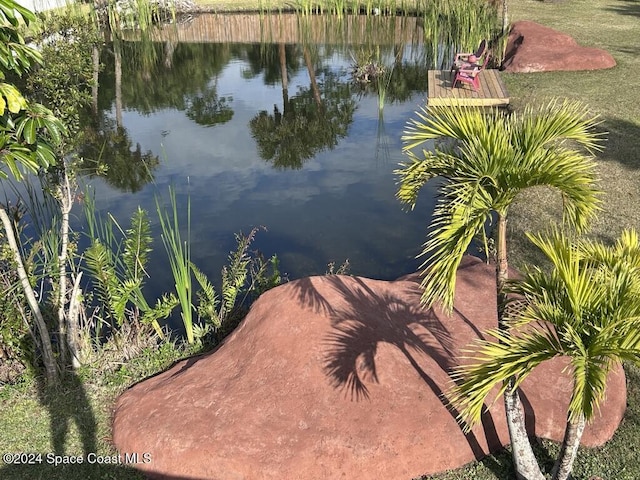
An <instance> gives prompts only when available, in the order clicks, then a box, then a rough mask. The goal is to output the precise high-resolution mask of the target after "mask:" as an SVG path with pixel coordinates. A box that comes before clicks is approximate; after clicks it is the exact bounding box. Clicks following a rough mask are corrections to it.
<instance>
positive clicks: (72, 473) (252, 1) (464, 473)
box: [0, 0, 640, 480]
mask: <svg viewBox="0 0 640 480" xmlns="http://www.w3.org/2000/svg"><path fill="white" fill-rule="evenodd" d="M199 3H200V4H201V5H203V6H205V7H207V8H208V9H211V10H215V11H230V10H239V9H248V10H252V9H253V10H255V9H260V8H265V7H269V8H273V9H278V8H284V7H286V6H287V5H291V2H287V1H280V0H199ZM398 3H400V2H398ZM406 3H408V2H405V4H406ZM509 8H510V14H511V20H512V21H516V20H520V19H522V20H524V19H526V20H533V21H537V22H539V23H542V24H544V25H547V26H549V27H552V28H556V29H558V30H561V31H563V32H566V33H568V34H570V35H572V36H573V37H574V38H575V39H576V40H577V41H578V43H580V44H582V45H585V46H590V47H598V48H603V49H605V50H607V51H609V52H610V53H611V54H612V55H613V56H614V58H615V59H616V62H617V66H616V67H615V68H613V69H610V70H601V71H593V72H554V73H539V74H502V76H503V79H504V81H505V83H506V85H507V89H508V91H509V94H510V97H511V101H512V106H513V107H514V108H515V109H521V108H523V106H524V105H525V104H526V103H537V102H546V101H547V100H548V99H550V98H554V97H559V98H570V99H577V100H581V101H583V102H584V103H586V104H587V105H589V106H590V107H591V108H592V109H593V110H594V111H595V112H597V113H598V114H599V115H600V116H601V118H602V125H601V128H602V130H603V131H606V132H608V134H607V142H606V145H605V148H604V150H603V151H602V152H601V153H599V155H598V165H599V174H600V178H601V188H602V190H603V191H604V197H603V198H604V203H603V211H602V213H601V215H600V217H599V220H598V221H597V222H596V224H595V225H594V228H593V230H592V231H591V232H590V235H593V236H595V237H597V238H600V239H603V240H605V241H607V240H611V239H613V238H614V237H616V236H617V235H618V234H619V232H620V231H621V230H622V229H623V228H625V227H631V226H635V227H638V226H640V221H639V220H640V212H639V209H638V208H637V206H638V205H640V188H639V187H640V140H639V139H640V102H639V101H638V100H637V99H636V98H635V97H634V96H633V95H634V94H637V93H640V44H639V43H638V39H639V38H640V4H639V3H638V1H637V0H558V1H549V2H542V1H538V0H518V1H517V2H516V1H511V2H510V4H509ZM559 206H560V199H559V198H557V195H553V194H551V192H550V191H548V190H546V189H539V190H535V191H532V192H528V193H527V194H525V195H523V196H522V197H521V198H520V199H519V201H518V203H517V204H516V205H515V207H514V208H513V209H512V211H511V220H510V224H509V225H510V232H509V234H510V237H511V239H510V245H511V247H512V248H513V252H512V257H511V258H512V259H513V260H514V264H515V265H516V266H517V265H522V264H523V263H525V262H532V261H533V262H539V258H537V256H536V255H535V253H533V250H532V249H531V248H530V247H529V245H527V244H526V242H525V241H524V240H523V239H524V236H523V232H525V231H536V230H539V229H541V228H544V227H545V226H546V225H548V223H549V221H550V220H552V219H557V217H558V215H559ZM149 358H150V357H147V358H143V359H142V360H141V363H140V365H138V366H136V365H135V364H132V365H127V368H126V370H125V371H124V372H121V373H119V374H118V375H117V376H111V377H110V378H107V379H101V380H100V384H99V385H96V384H95V381H94V383H88V382H85V383H80V382H78V381H71V382H68V383H67V384H66V385H65V386H64V387H62V388H63V391H62V395H57V399H54V400H52V399H51V398H50V397H44V398H49V400H48V401H40V400H39V399H38V398H39V396H38V388H37V385H36V384H27V385H22V386H18V387H0V426H1V427H2V435H0V451H1V452H2V453H3V454H4V453H7V452H53V451H54V447H55V446H56V445H55V443H56V442H55V441H54V437H55V435H56V434H53V435H52V433H51V431H50V429H51V419H52V418H57V419H58V420H57V421H56V422H54V427H55V428H56V429H57V435H60V434H61V433H64V423H65V422H63V421H62V420H64V419H68V420H69V425H70V427H69V431H68V433H67V434H66V435H62V436H64V438H65V440H66V443H65V445H64V450H65V452H66V453H67V454H69V455H70V454H73V455H80V454H82V452H83V450H87V448H95V449H96V453H98V454H100V455H104V456H106V455H112V454H114V453H115V452H114V450H113V447H112V446H111V444H110V416H111V408H112V406H113V401H114V399H115V397H116V395H117V394H118V393H119V392H120V391H121V390H122V388H123V387H124V386H126V385H128V384H130V383H131V382H133V381H135V380H136V379H138V378H142V377H143V376H144V375H146V374H149V373H151V372H152V371H153V370H154V369H160V368H163V367H166V366H167V365H168V364H169V363H170V362H171V360H173V359H174V358H175V352H173V351H170V349H167V351H165V352H161V355H159V356H158V355H155V356H154V357H153V360H150V359H149ZM626 370H627V376H628V387H629V391H628V394H629V396H628V403H629V407H628V410H627V413H626V415H625V418H624V421H623V423H622V425H621V427H620V429H619V430H618V432H617V433H616V435H615V437H614V439H613V440H612V441H610V442H609V443H607V444H606V445H605V446H603V447H601V448H598V449H591V450H581V452H580V454H579V456H578V459H577V460H576V464H575V470H574V473H575V475H574V478H575V479H576V480H588V479H590V478H591V477H592V476H593V477H596V476H597V477H602V478H603V479H605V480H614V479H615V480H625V479H627V480H637V479H639V478H640V441H639V440H638V439H639V438H640V370H639V369H637V368H634V367H628V368H627V369H626ZM54 397H56V396H54ZM79 411H81V412H84V413H83V414H81V415H79V414H78V412H79ZM75 418H77V419H78V421H79V422H80V425H81V426H80V428H78V427H77V426H76V425H75V423H74V421H72V420H74V419H75ZM92 424H93V425H92ZM94 425H97V426H94ZM87 432H90V433H91V435H89V436H90V437H92V439H91V440H87V438H86V437H87V436H88V435H87ZM83 434H84V437H85V438H83ZM87 442H89V443H87ZM555 448H556V446H555V445H552V444H550V443H548V442H541V443H540V444H539V445H538V450H539V453H540V458H543V459H544V458H548V457H549V456H550V455H551V456H552V455H554V454H555ZM425 455H428V452H425ZM511 472H512V471H511V466H510V458H509V455H508V453H504V454H502V455H497V456H492V457H488V458H487V459H485V460H483V461H481V462H478V463H474V464H472V465H468V466H467V467H465V468H462V469H460V470H456V471H453V472H447V473H445V474H442V475H438V476H434V477H429V478H433V479H441V480H462V479H479V480H506V479H510V478H512V473H511ZM38 478H42V479H58V478H59V479H83V480H84V479H134V478H141V477H140V476H139V475H138V474H137V473H136V472H135V471H133V470H131V469H129V468H125V467H120V466H113V465H104V464H103V465H98V464H94V465H87V464H86V463H85V464H83V465H77V466H66V467H55V468H54V467H52V466H51V465H47V464H46V461H43V464H40V465H35V466H34V465H30V466H29V465H25V466H0V479H12V480H14V479H30V480H31V479H38ZM425 478H426V477H425ZM407 480H409V479H407Z"/></svg>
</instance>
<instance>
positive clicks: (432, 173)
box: [396, 101, 600, 480]
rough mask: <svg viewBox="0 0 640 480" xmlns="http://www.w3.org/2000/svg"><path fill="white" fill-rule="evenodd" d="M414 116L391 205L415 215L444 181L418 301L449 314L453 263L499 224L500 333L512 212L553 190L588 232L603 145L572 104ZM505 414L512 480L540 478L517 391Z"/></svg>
mask: <svg viewBox="0 0 640 480" xmlns="http://www.w3.org/2000/svg"><path fill="white" fill-rule="evenodd" d="M417 115H418V119H412V120H411V121H410V122H409V126H408V127H407V130H406V131H405V134H404V136H403V141H404V142H405V146H404V151H405V153H406V154H407V155H408V156H409V158H410V161H409V162H407V163H405V164H402V165H401V167H402V168H401V169H400V170H397V171H396V174H397V175H398V176H399V184H400V186H399V189H398V193H397V197H398V198H399V199H400V200H401V201H402V202H404V203H406V204H408V205H410V206H411V208H413V207H414V206H415V203H416V200H417V196H418V192H419V190H420V189H421V188H422V186H423V185H424V184H425V183H426V182H427V181H428V180H430V179H432V178H435V177H441V178H442V179H443V180H444V181H443V182H442V183H441V184H440V186H439V194H440V197H439V200H438V203H437V205H436V208H435V211H434V213H433V219H432V222H431V229H430V233H429V235H428V238H427V241H426V242H425V244H424V245H423V251H422V253H421V255H420V256H424V257H426V260H425V261H424V263H423V264H422V265H421V268H423V269H424V271H423V274H424V279H423V281H422V284H421V285H422V287H423V288H424V293H423V295H422V303H423V304H424V305H425V306H427V307H431V306H432V305H433V304H434V303H435V302H437V301H440V302H442V304H443V306H444V307H445V309H447V310H449V311H450V310H451V309H452V308H453V296H454V290H455V281H456V270H457V268H458V265H459V264H460V261H461V260H462V257H463V255H464V254H465V253H466V251H467V249H468V247H469V244H470V243H471V241H472V240H473V238H474V237H475V236H476V235H478V234H482V235H483V238H485V240H486V232H485V228H486V226H487V225H488V224H490V223H491V222H493V221H495V222H496V231H495V235H496V243H495V245H496V288H497V294H498V302H497V305H498V312H497V313H498V325H499V327H500V328H506V327H505V326H504V325H503V322H502V320H503V316H504V308H505V306H506V300H507V298H506V293H505V291H504V286H505V284H506V282H507V280H508V261H507V214H508V211H509V207H510V206H511V205H512V203H513V201H514V199H515V197H516V196H517V195H518V194H519V193H520V192H522V191H523V190H525V189H527V188H529V187H535V186H548V187H552V188H553V189H555V190H557V191H559V192H560V193H561V195H562V199H563V211H564V217H565V220H566V221H567V222H568V223H569V224H570V225H571V226H572V227H574V228H576V229H578V230H581V229H583V228H585V227H586V225H587V224H588V222H589V220H591V219H592V218H593V217H594V215H595V214H596V212H597V211H598V209H599V207H598V204H599V193H600V192H599V191H598V190H597V189H596V188H595V187H594V183H595V180H596V176H595V163H594V162H593V161H592V160H591V158H590V157H589V156H588V155H587V154H588V153H591V152H592V151H594V150H596V149H598V147H599V143H598V140H599V138H598V135H597V134H596V133H594V131H593V129H594V127H595V125H596V124H597V119H596V118H595V117H593V116H590V115H589V113H588V112H587V110H586V109H585V108H584V107H583V106H581V105H580V104H578V103H575V102H556V101H552V102H550V103H549V104H547V105H544V106H542V107H540V108H538V109H534V108H532V107H527V108H525V109H524V111H523V112H522V114H515V113H514V114H511V115H505V114H503V113H501V112H500V111H499V110H497V109H492V110H490V111H489V112H486V113H485V112H484V111H482V110H480V109H477V108H471V107H463V106H455V107H453V108H452V107H446V106H443V107H430V108H429V109H428V111H427V110H426V109H422V110H421V111H419V112H417ZM428 140H440V141H439V142H438V143H437V144H436V147H435V148H434V149H433V150H423V151H422V157H419V156H418V155H417V154H416V153H415V152H414V151H413V150H412V149H414V148H415V147H417V146H418V145H421V144H422V143H424V142H426V141H428ZM580 147H582V148H581V149H579V148H580ZM585 149H586V152H585ZM485 243H486V242H485ZM514 382H516V379H512V380H511V381H510V382H509V383H510V384H513V383H514ZM505 409H506V412H507V424H508V426H509V435H510V438H511V446H512V454H513V460H514V464H515V469H516V473H517V475H518V476H519V478H524V479H527V480H540V479H542V478H543V477H542V474H541V473H540V469H539V467H538V464H537V461H536V460H535V456H534V455H533V451H532V449H531V445H530V443H529V439H528V437H527V433H526V429H525V423H524V414H523V411H522V406H521V403H520V398H519V396H518V393H517V389H515V388H512V387H511V388H507V389H506V390H505Z"/></svg>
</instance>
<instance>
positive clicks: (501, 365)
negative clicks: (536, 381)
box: [447, 325, 562, 431]
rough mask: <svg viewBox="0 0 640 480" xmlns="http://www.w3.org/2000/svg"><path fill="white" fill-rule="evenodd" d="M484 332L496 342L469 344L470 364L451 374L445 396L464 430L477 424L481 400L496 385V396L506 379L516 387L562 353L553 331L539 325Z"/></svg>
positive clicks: (480, 341)
mask: <svg viewBox="0 0 640 480" xmlns="http://www.w3.org/2000/svg"><path fill="white" fill-rule="evenodd" d="M486 333H487V334H488V335H491V336H493V337H494V338H495V339H496V341H486V340H477V341H476V342H475V343H473V344H472V345H471V348H470V349H469V350H468V351H469V352H470V353H471V356H470V357H465V358H467V359H468V360H470V362H471V363H469V364H465V365H461V366H460V367H458V368H456V369H455V370H454V371H453V374H452V379H453V381H454V385H453V386H452V387H451V388H450V389H449V391H448V394H447V398H448V400H449V402H450V403H451V404H452V405H454V406H455V407H456V408H458V409H459V412H460V413H459V418H458V420H459V421H460V423H462V424H463V425H464V429H465V431H469V430H470V429H471V428H473V426H474V425H475V424H476V423H478V422H479V421H480V418H481V416H482V412H483V410H484V409H485V408H486V405H485V401H486V399H487V397H488V396H489V394H490V393H491V391H492V390H493V389H494V388H495V387H496V386H497V385H500V388H499V389H498V392H497V393H498V396H499V395H501V394H503V393H504V392H505V391H506V389H507V388H508V383H507V382H506V381H507V380H508V379H510V378H516V379H517V380H516V382H515V384H514V388H517V387H519V385H520V384H521V383H522V381H523V380H524V379H525V378H526V377H527V376H528V375H529V373H531V371H532V370H533V369H534V368H535V367H537V366H538V365H540V364H541V363H542V362H544V361H545V360H549V359H550V358H553V357H555V356H558V355H560V354H562V352H561V346H560V344H559V342H558V339H557V337H556V336H555V333H554V332H553V330H552V329H550V328H548V327H545V326H542V325H541V326H540V328H539V329H536V330H533V331H531V332H524V333H520V334H517V335H514V334H512V333H509V332H505V331H503V330H490V331H488V332H486ZM496 398H497V397H496Z"/></svg>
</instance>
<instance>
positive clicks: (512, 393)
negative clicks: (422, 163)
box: [496, 213, 544, 480]
mask: <svg viewBox="0 0 640 480" xmlns="http://www.w3.org/2000/svg"><path fill="white" fill-rule="evenodd" d="M497 235H498V238H497V241H496V247H497V251H496V262H497V264H496V288H497V290H498V291H497V296H498V328H499V329H502V330H505V329H507V328H508V327H507V325H505V323H504V320H505V315H504V311H505V308H506V305H507V295H506V293H505V291H504V287H505V284H506V283H507V280H508V279H509V263H508V260H507V214H506V213H498V228H497ZM514 381H515V379H514V378H510V379H509V380H507V385H508V388H507V390H506V391H505V393H504V409H505V413H506V417H507V427H508V429H509V438H510V440H511V455H512V456H513V465H514V467H515V470H516V478H517V479H518V480H544V475H542V472H541V471H540V466H539V465H538V461H537V460H536V457H535V455H534V454H533V449H532V448H531V442H530V441H529V436H528V435H527V428H526V425H525V416H524V409H523V408H522V402H521V401H520V395H519V394H518V390H517V389H514V388H513V385H514Z"/></svg>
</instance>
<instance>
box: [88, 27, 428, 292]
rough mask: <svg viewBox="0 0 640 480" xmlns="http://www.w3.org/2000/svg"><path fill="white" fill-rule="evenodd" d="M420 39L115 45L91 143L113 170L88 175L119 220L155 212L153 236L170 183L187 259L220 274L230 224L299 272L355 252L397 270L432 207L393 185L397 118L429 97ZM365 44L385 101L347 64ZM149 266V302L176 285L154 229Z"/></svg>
mask: <svg viewBox="0 0 640 480" xmlns="http://www.w3.org/2000/svg"><path fill="white" fill-rule="evenodd" d="M423 50H424V49H423V47H422V45H421V44H420V43H419V42H416V43H412V42H407V41H406V40H401V41H393V42H387V43H381V44H375V38H374V39H373V41H372V40H371V38H369V40H368V44H367V45H363V44H357V43H356V44H354V43H351V44H348V43H347V44H345V43H335V44H332V43H331V40H330V39H328V40H326V43H324V44H317V43H307V44H305V43H304V42H301V43H284V42H283V43H278V44H276V43H208V42H207V38H202V39H201V41H198V42H196V41H189V42H180V41H165V42H160V41H158V42H155V43H152V44H149V43H143V42H138V41H124V42H119V43H118V44H115V45H114V44H109V45H107V47H106V49H105V52H103V54H102V59H103V61H104V63H105V68H104V70H103V72H102V73H101V75H100V87H99V97H98V115H97V118H98V124H99V128H97V130H96V139H95V141H94V142H92V144H91V145H87V146H86V147H85V149H84V151H83V155H84V156H85V157H86V159H87V160H86V161H87V162H89V161H90V159H91V158H95V156H96V155H98V151H101V154H102V158H103V160H104V161H105V162H107V163H108V164H109V170H108V172H107V176H106V178H105V177H100V176H93V177H90V178H88V179H87V180H86V181H87V182H88V183H89V184H90V186H91V188H92V189H93V191H94V192H95V197H96V204H97V205H98V207H99V209H100V210H102V211H104V212H107V211H108V212H110V213H112V214H113V215H114V217H115V218H116V219H118V220H119V221H120V222H122V223H123V224H126V223H127V220H128V218H129V217H130V215H131V213H132V212H133V211H134V209H135V208H136V206H138V205H140V206H142V207H143V208H145V209H147V210H148V211H149V212H150V217H151V219H152V221H153V225H154V233H155V234H156V236H157V237H158V238H159V228H158V221H157V216H156V214H155V197H156V196H157V195H161V196H163V197H164V198H165V199H167V198H168V188H169V186H173V187H175V189H176V191H177V197H178V202H179V208H180V210H181V211H182V212H183V214H184V215H185V216H184V221H183V225H184V226H185V228H186V204H187V198H190V199H191V242H192V256H193V261H194V262H195V263H196V264H197V265H198V266H199V267H200V268H201V269H202V270H203V271H204V272H205V273H207V274H208V275H209V276H210V277H211V278H212V279H215V280H216V281H219V271H220V269H221V268H222V265H223V264H224V263H225V261H226V257H227V255H228V253H229V251H230V250H231V249H232V248H233V247H234V232H240V231H242V232H245V233H246V232H248V231H249V230H250V229H251V228H252V227H254V226H259V225H262V226H265V227H266V228H267V231H265V232H260V233H259V235H258V237H257V239H256V241H255V243H254V247H255V248H257V249H259V250H261V251H262V252H263V253H264V254H265V255H266V256H270V255H272V254H277V255H278V257H279V258H280V261H281V270H282V272H284V273H287V274H288V276H289V278H291V279H294V278H298V277H301V276H305V275H311V274H323V273H324V272H325V271H326V269H327V263H328V262H336V264H340V263H342V262H343V261H344V260H346V259H348V260H349V263H350V265H351V273H353V274H357V275H365V276H369V277H373V278H380V279H394V278H397V277H398V276H400V275H403V274H405V273H408V272H412V271H415V270H416V269H417V267H418V266H419V263H420V262H419V261H418V260H416V259H415V256H416V254H417V253H418V252H419V250H420V245H421V244H422V242H423V241H424V236H425V229H426V225H427V223H428V221H429V219H430V214H431V210H432V208H433V203H432V202H433V198H432V196H433V195H432V193H431V192H430V191H428V190H425V191H424V192H423V194H422V197H421V201H420V203H419V204H418V206H417V207H416V209H415V210H414V211H412V212H406V211H404V210H403V209H402V206H401V204H400V203H399V202H398V201H397V200H396V199H395V196H394V195H395V191H396V184H395V182H396V178H395V176H394V175H393V170H394V169H396V168H397V166H398V163H399V162H401V161H403V160H404V158H403V155H402V153H401V146H402V143H401V140H400V137H401V134H402V130H403V129H404V127H405V124H406V122H407V120H408V119H409V118H410V117H411V116H412V115H413V113H414V111H415V110H416V109H417V108H418V107H419V105H421V104H423V103H424V101H425V92H426V88H427V84H426V79H427V59H426V57H425V53H424V51H423ZM367 56H372V58H376V59H379V61H380V62H381V63H382V64H384V65H385V66H386V67H387V72H391V71H392V74H391V77H390V81H389V83H388V85H387V86H386V88H385V98H384V103H383V108H382V109H380V108H379V104H380V95H379V89H378V88H377V87H376V85H369V86H368V87H366V88H363V87H361V86H360V85H358V84H356V83H355V82H354V81H353V76H352V74H351V70H352V66H353V65H354V59H356V58H364V57H367ZM120 62H121V64H120ZM285 65H286V69H285V68H283V66H285ZM285 70H286V71H285ZM285 74H286V75H285ZM105 140H106V143H105ZM79 228H81V226H79ZM183 234H184V235H185V236H186V229H185V231H184V232H183ZM149 273H150V279H149V280H148V281H147V290H146V292H147V294H148V295H149V298H152V296H155V295H158V294H159V293H161V292H163V291H168V290H170V289H171V287H172V284H173V281H172V278H171V277H170V269H169V266H168V262H167V260H166V256H165V253H164V249H163V247H162V244H161V242H160V241H159V240H158V241H157V242H156V245H155V252H154V256H153V257H152V261H151V265H150V268H149Z"/></svg>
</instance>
